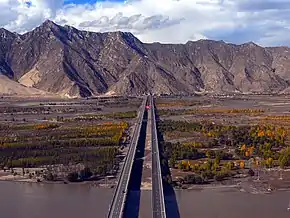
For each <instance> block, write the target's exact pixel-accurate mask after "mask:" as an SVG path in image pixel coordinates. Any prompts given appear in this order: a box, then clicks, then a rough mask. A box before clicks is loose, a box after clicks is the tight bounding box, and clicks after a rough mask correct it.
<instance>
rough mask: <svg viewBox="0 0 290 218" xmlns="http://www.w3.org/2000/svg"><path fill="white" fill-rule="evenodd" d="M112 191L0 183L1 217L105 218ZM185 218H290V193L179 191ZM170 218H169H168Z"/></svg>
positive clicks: (145, 201)
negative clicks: (254, 193)
mask: <svg viewBox="0 0 290 218" xmlns="http://www.w3.org/2000/svg"><path fill="white" fill-rule="evenodd" d="M112 192H113V190H112V189H103V188H96V187H91V186H88V185H79V184H78V185H60V184H52V185H51V184H29V183H13V182H0V209H1V210H0V217H1V218H103V217H105V216H106V213H107V210H108V206H109V204H110V201H111V197H112ZM141 199H142V208H141V209H140V213H141V214H140V217H142V218H150V217H151V203H150V200H151V192H150V191H143V192H142V197H141ZM175 199H176V201H177V204H178V206H179V213H180V217H182V218H183V217H184V218H244V217H247V218H273V217H274V218H289V217H290V211H287V207H288V204H289V199H290V193H289V192H282V191H280V192H276V193H273V194H263V195H262V194H257V195H253V194H248V193H242V192H237V191H234V190H227V191H225V190H223V189H217V190H202V191H188V190H180V191H176V195H175V197H173V198H172V200H175ZM168 218H169V217H168Z"/></svg>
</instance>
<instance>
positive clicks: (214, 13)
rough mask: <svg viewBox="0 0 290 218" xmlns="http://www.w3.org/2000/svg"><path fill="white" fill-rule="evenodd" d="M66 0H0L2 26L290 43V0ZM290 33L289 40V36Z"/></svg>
mask: <svg viewBox="0 0 290 218" xmlns="http://www.w3.org/2000/svg"><path fill="white" fill-rule="evenodd" d="M64 2H65V0H0V10H1V12H2V13H1V14H0V26H1V27H4V28H7V29H9V30H11V31H17V32H24V31H28V30H31V29H32V28H34V27H36V26H37V25H39V24H41V22H43V21H44V20H45V19H52V20H54V21H56V22H57V23H60V24H62V25H63V24H68V25H73V26H75V27H77V28H80V29H86V30H90V31H115V30H122V31H130V32H132V33H134V34H135V35H136V36H137V37H138V38H140V39H141V40H142V41H145V42H152V41H160V42H166V43H170V42H171V43H184V42H186V41H188V40H197V39H200V38H212V39H223V40H225V41H230V42H234V43H242V42H246V41H254V42H256V43H259V44H262V45H280V44H286V45H289V44H290V35H289V34H288V32H289V28H290V19H289V18H290V14H289V11H290V0H283V1H282V0H158V1H157V0H129V1H126V3H118V2H109V1H106V2H103V3H96V4H94V5H89V4H85V5H79V4H78V5H75V4H70V5H64ZM288 35H289V36H288Z"/></svg>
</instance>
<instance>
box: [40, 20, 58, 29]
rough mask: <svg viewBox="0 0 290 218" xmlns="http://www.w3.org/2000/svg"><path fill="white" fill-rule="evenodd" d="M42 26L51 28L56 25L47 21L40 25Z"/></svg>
mask: <svg viewBox="0 0 290 218" xmlns="http://www.w3.org/2000/svg"><path fill="white" fill-rule="evenodd" d="M42 26H49V27H53V26H57V24H56V23H54V22H53V21H52V20H49V19H47V20H45V21H44V22H43V23H42Z"/></svg>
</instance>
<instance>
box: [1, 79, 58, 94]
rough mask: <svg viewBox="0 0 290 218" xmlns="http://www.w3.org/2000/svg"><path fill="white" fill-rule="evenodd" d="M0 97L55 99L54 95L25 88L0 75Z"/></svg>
mask: <svg viewBox="0 0 290 218" xmlns="http://www.w3.org/2000/svg"><path fill="white" fill-rule="evenodd" d="M0 95H1V96H19V97H33V96H39V97H55V96H54V95H52V94H49V93H46V92H45V91H42V90H38V89H35V88H29V87H25V86H23V85H21V84H19V83H17V82H15V81H13V80H11V79H9V78H8V77H7V76H4V75H0Z"/></svg>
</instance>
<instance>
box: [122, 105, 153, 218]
mask: <svg viewBox="0 0 290 218" xmlns="http://www.w3.org/2000/svg"><path fill="white" fill-rule="evenodd" d="M143 120H144V121H143V123H142V126H141V132H140V138H139V140H138V145H137V149H136V155H135V160H134V163H133V167H132V173H131V177H130V181H129V187H128V195H127V201H126V205H125V208H124V215H123V217H124V218H136V217H138V216H139V208H140V199H141V189H140V187H141V182H142V169H143V162H144V160H143V157H144V155H145V143H146V129H147V121H148V112H147V110H145V112H144V118H143Z"/></svg>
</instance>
